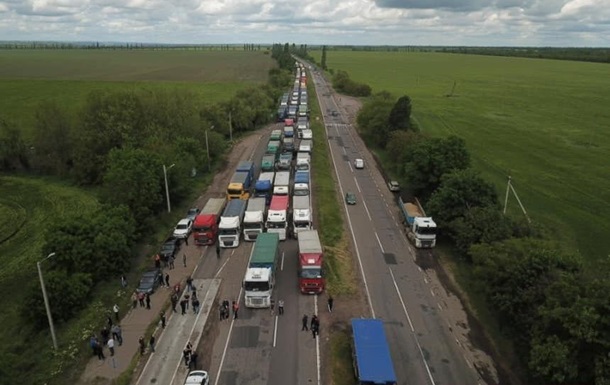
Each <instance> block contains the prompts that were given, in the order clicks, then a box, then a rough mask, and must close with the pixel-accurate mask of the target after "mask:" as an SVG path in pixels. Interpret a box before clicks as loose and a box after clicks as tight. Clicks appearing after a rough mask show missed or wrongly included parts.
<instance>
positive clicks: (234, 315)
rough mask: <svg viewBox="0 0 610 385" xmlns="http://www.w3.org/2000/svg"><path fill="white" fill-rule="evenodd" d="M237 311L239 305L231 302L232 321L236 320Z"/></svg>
mask: <svg viewBox="0 0 610 385" xmlns="http://www.w3.org/2000/svg"><path fill="white" fill-rule="evenodd" d="M238 311H239V304H238V303H237V302H235V301H233V319H237V312H238Z"/></svg>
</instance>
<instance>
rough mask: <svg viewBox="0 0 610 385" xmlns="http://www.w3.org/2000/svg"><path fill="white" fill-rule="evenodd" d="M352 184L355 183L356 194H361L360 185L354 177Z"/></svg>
mask: <svg viewBox="0 0 610 385" xmlns="http://www.w3.org/2000/svg"><path fill="white" fill-rule="evenodd" d="M354 183H356V188H357V189H358V192H359V193H360V194H362V190H360V185H359V184H358V180H356V177H354Z"/></svg>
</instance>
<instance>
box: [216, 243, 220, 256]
mask: <svg viewBox="0 0 610 385" xmlns="http://www.w3.org/2000/svg"><path fill="white" fill-rule="evenodd" d="M216 258H220V241H219V240H218V239H217V240H216Z"/></svg>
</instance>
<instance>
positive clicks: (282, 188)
mask: <svg viewBox="0 0 610 385" xmlns="http://www.w3.org/2000/svg"><path fill="white" fill-rule="evenodd" d="M289 185H290V171H278V172H276V173H275V181H274V182H273V195H289V193H290V186H289Z"/></svg>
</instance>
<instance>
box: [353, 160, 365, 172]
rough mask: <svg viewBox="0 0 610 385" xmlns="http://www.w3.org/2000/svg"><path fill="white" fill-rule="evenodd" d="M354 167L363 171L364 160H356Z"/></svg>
mask: <svg viewBox="0 0 610 385" xmlns="http://www.w3.org/2000/svg"><path fill="white" fill-rule="evenodd" d="M354 167H356V168H357V169H359V170H361V169H363V168H364V160H362V159H356V160H354Z"/></svg>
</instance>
